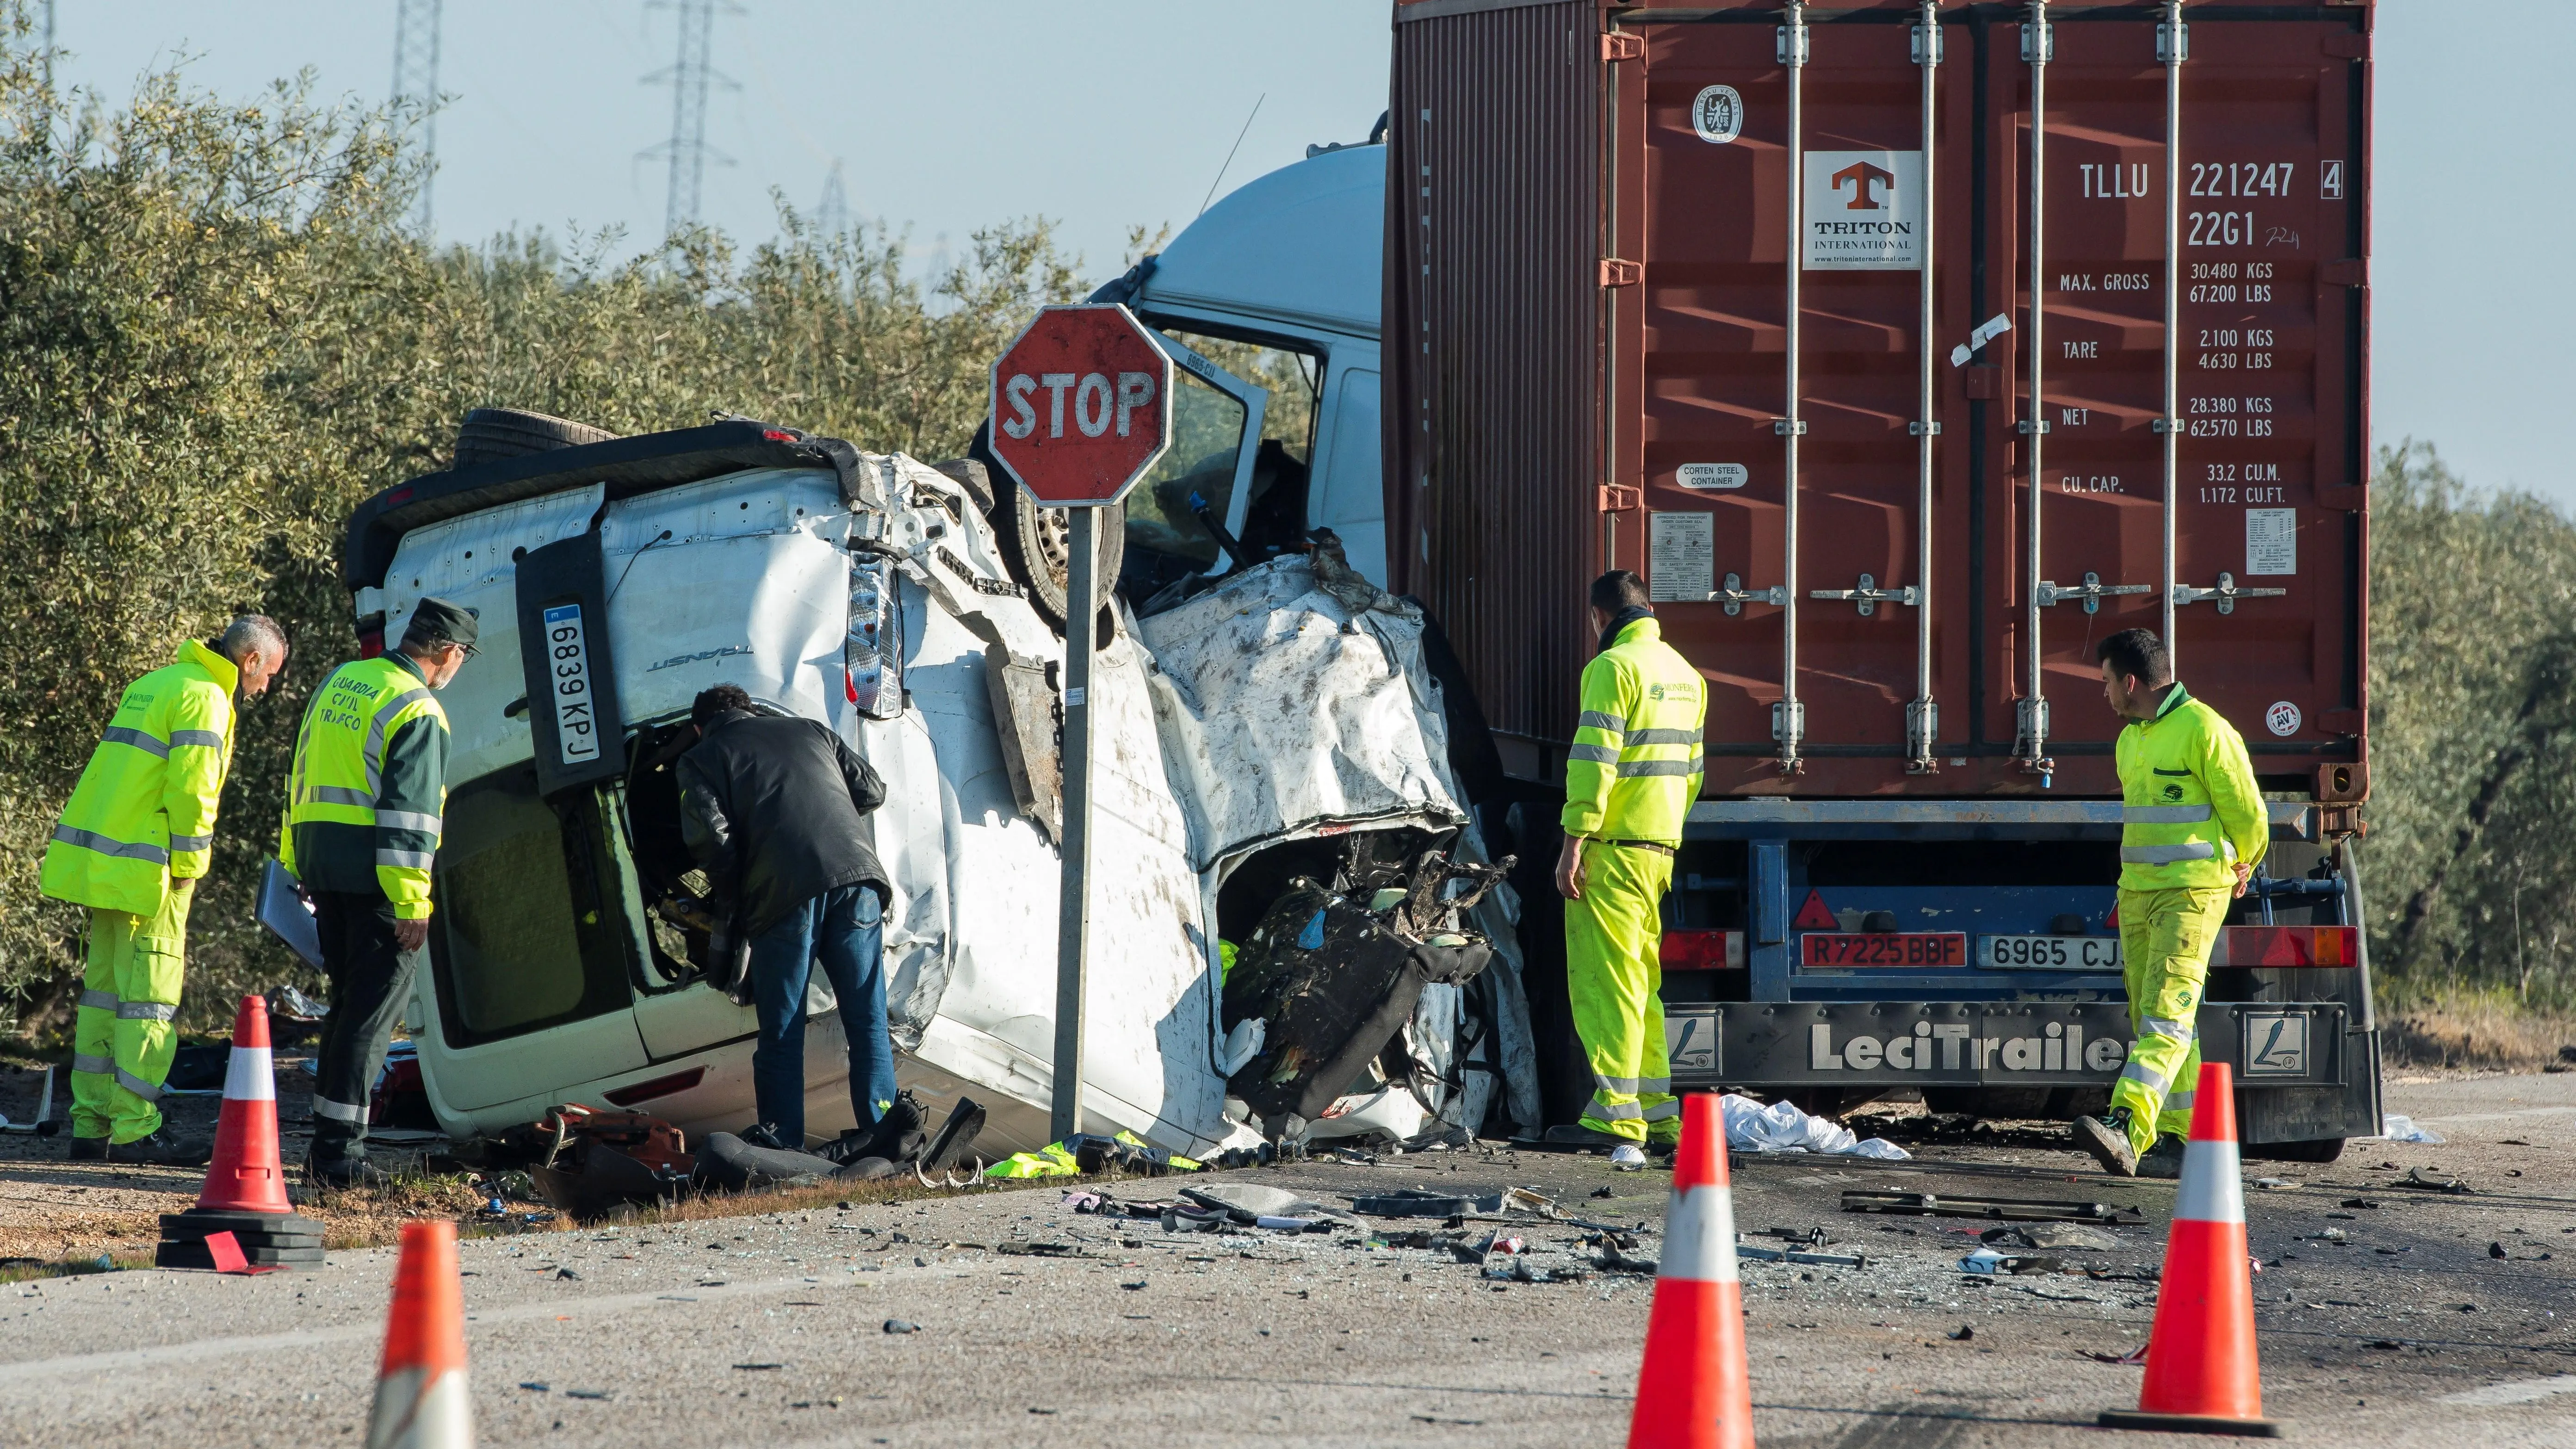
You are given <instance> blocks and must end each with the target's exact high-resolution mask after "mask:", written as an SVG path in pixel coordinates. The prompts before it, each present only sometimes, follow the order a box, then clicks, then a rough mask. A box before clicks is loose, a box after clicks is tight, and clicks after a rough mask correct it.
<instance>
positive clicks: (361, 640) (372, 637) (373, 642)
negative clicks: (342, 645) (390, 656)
mask: <svg viewBox="0 0 2576 1449" xmlns="http://www.w3.org/2000/svg"><path fill="white" fill-rule="evenodd" d="M358 657H359V658H361V659H382V658H384V657H385V626H384V625H382V624H378V625H377V626H376V627H374V628H372V629H361V630H359V631H358Z"/></svg>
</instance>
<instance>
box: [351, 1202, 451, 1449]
mask: <svg viewBox="0 0 2576 1449" xmlns="http://www.w3.org/2000/svg"><path fill="white" fill-rule="evenodd" d="M473 1444H474V1416H473V1404H472V1401H471V1400H470V1399H469V1398H468V1397H467V1395H466V1392H465V1287H464V1279H462V1278H461V1277H459V1276H458V1275H457V1271H456V1224H454V1223H452V1222H448V1221H446V1220H445V1219H443V1218H442V1219H435V1220H431V1221H426V1222H408V1223H405V1224H403V1230H402V1260H401V1261H400V1262H399V1263H397V1264H396V1265H395V1266H394V1306H393V1312H392V1314H391V1315H390V1316H388V1317H387V1319H386V1320H385V1358H384V1363H383V1365H382V1366H381V1367H379V1368H378V1369H377V1370H376V1403H375V1407H374V1409H372V1410H371V1411H369V1413H368V1414H367V1449H473Z"/></svg>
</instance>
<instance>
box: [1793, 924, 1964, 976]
mask: <svg viewBox="0 0 2576 1449" xmlns="http://www.w3.org/2000/svg"><path fill="white" fill-rule="evenodd" d="M1798 942H1799V945H1798V964H1800V965H1802V966H1810V967H1824V968H1826V969H1832V968H1835V967H1844V966H1965V965H1967V964H1968V937H1967V933H1965V932H1963V931H1890V932H1885V933H1870V934H1861V933H1857V932H1851V933H1845V932H1833V931H1809V932H1808V933H1807V934H1805V935H1803V936H1800V937H1799V938H1798Z"/></svg>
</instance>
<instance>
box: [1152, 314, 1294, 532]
mask: <svg viewBox="0 0 2576 1449" xmlns="http://www.w3.org/2000/svg"><path fill="white" fill-rule="evenodd" d="M1153 335H1154V341H1155V344H1156V345H1157V346H1159V347H1161V348H1162V349H1163V351H1164V352H1165V353H1166V354H1168V355H1169V356H1170V357H1171V359H1172V363H1173V369H1172V432H1171V446H1169V447H1167V448H1165V449H1164V450H1163V456H1162V457H1160V458H1158V459H1156V460H1155V461H1154V466H1153V467H1152V468H1151V469H1150V470H1148V471H1147V473H1146V474H1145V476H1144V477H1143V478H1142V479H1139V480H1138V481H1137V484H1136V486H1135V488H1134V489H1133V490H1132V491H1130V492H1129V493H1128V495H1127V547H1128V549H1129V551H1130V553H1131V554H1133V553H1134V552H1135V551H1137V550H1144V551H1146V552H1147V553H1148V554H1150V555H1151V557H1150V558H1148V559H1143V560H1140V561H1139V562H1140V564H1142V565H1145V566H1149V567H1153V568H1154V569H1156V571H1157V581H1158V583H1169V582H1172V581H1173V580H1175V579H1178V578H1181V577H1186V576H1187V575H1190V574H1221V573H1224V572H1225V571H1227V570H1228V569H1230V568H1232V567H1233V566H1234V563H1235V560H1234V559H1233V558H1232V557H1231V556H1230V555H1229V554H1228V553H1227V551H1226V548H1225V545H1224V543H1223V542H1221V541H1220V540H1219V539H1218V537H1217V535H1216V533H1215V531H1213V530H1211V529H1210V528H1209V527H1208V526H1207V521H1205V520H1213V521H1214V522H1216V523H1217V525H1218V526H1219V527H1220V528H1222V529H1223V530H1224V532H1225V535H1226V537H1227V538H1230V539H1240V538H1242V537H1243V526H1244V520H1245V518H1246V516H1247V515H1248V513H1249V510H1250V509H1251V507H1252V483H1253V464H1254V463H1255V461H1256V460H1257V459H1258V457H1259V456H1260V451H1261V420H1262V416H1263V413H1264V411H1265V410H1266V409H1267V408H1268V407H1269V403H1270V394H1269V392H1268V391H1267V390H1265V389H1263V388H1261V387H1259V386H1257V385H1255V384H1253V383H1249V382H1246V381H1244V380H1243V379H1242V378H1239V377H1237V376H1235V375H1234V374H1233V373H1231V372H1228V371H1226V370H1225V369H1224V368H1222V367H1219V366H1217V365H1216V364H1215V363H1213V362H1210V361H1209V360H1208V359H1207V358H1205V357H1202V356H1200V355H1199V354H1198V353H1197V352H1195V351H1193V350H1192V349H1191V348H1189V347H1188V346H1186V345H1185V344H1182V343H1179V342H1175V341H1173V340H1172V339H1171V338H1169V337H1166V336H1164V335H1163V334H1162V333H1160V332H1156V333H1154V334H1153ZM1194 499H1195V500H1196V502H1195V504H1194V503H1193V501H1192V500H1194ZM1202 515H1204V519H1203V516H1202Z"/></svg>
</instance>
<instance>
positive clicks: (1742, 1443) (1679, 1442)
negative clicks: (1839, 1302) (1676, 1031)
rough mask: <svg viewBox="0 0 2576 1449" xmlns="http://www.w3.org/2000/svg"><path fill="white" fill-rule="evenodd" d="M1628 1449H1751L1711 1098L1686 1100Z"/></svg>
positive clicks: (1721, 1154) (1722, 1157) (1725, 1194)
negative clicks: (1660, 1262)
mask: <svg viewBox="0 0 2576 1449" xmlns="http://www.w3.org/2000/svg"><path fill="white" fill-rule="evenodd" d="M1628 1449H1753V1386H1752V1381H1751V1378H1750V1376H1749V1374H1748V1371H1747V1370H1746V1368H1745V1363H1744V1285H1743V1284H1742V1283H1741V1282H1740V1281H1739V1280H1738V1279H1737V1277H1736V1274H1735V1204H1734V1199H1733V1197H1732V1196H1731V1194H1730V1192H1729V1190H1728V1187H1727V1179H1726V1119H1725V1117H1724V1115H1723V1114H1722V1113H1721V1112H1720V1110H1719V1108H1718V1102H1717V1098H1716V1097H1715V1096H1713V1095H1711V1094H1709V1093H1706V1092H1696V1093H1693V1094H1691V1095H1689V1096H1686V1097H1684V1098H1682V1145H1681V1150H1680V1151H1679V1152H1677V1153H1675V1154H1674V1156H1673V1203H1672V1207H1671V1208H1670V1209H1669V1210H1667V1211H1666V1213H1665V1214H1664V1252H1663V1263H1662V1266H1661V1267H1660V1268H1658V1269H1657V1271H1656V1274H1655V1306H1654V1309H1653V1310H1652V1311H1651V1312H1650V1313H1649V1314H1648V1315H1647V1318H1646V1362H1645V1365H1644V1367H1643V1368H1641V1369H1640V1370H1639V1371H1638V1374H1637V1409H1636V1413H1635V1415H1634V1417H1632V1418H1631V1419H1630V1420H1629V1421H1628Z"/></svg>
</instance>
